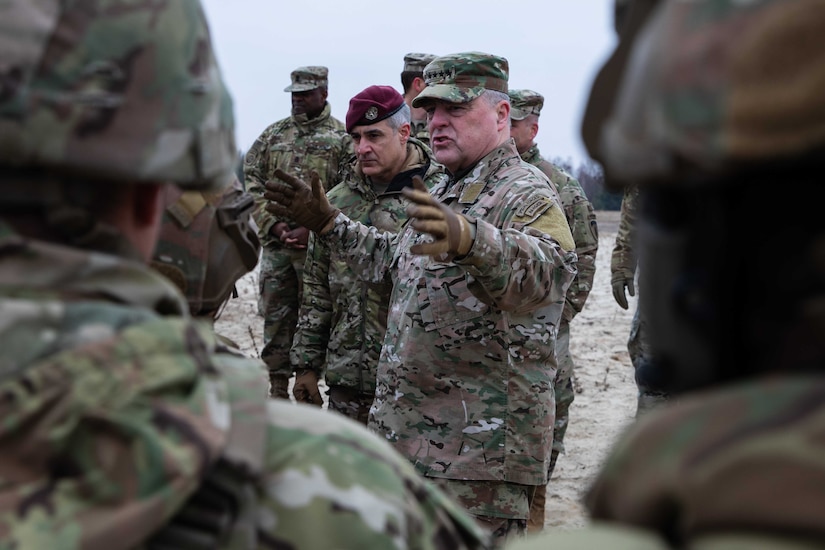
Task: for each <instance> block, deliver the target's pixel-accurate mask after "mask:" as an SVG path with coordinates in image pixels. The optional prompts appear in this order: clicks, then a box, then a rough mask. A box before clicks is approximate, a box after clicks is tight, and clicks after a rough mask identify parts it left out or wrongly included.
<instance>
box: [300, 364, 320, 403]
mask: <svg viewBox="0 0 825 550" xmlns="http://www.w3.org/2000/svg"><path fill="white" fill-rule="evenodd" d="M292 395H293V397H295V401H297V402H298V403H309V404H310V405H315V406H317V407H320V406H322V405H323V404H324V398H323V397H321V391H320V390H319V389H318V375H317V374H315V372H314V371H312V370H309V369H301V370H299V371H298V372H297V373H295V385H294V386H292Z"/></svg>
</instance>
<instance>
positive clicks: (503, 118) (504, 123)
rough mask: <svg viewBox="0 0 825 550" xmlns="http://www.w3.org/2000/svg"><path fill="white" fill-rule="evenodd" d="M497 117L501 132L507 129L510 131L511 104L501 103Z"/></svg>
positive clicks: (497, 110)
mask: <svg viewBox="0 0 825 550" xmlns="http://www.w3.org/2000/svg"><path fill="white" fill-rule="evenodd" d="M496 116H497V121H498V127H499V130H501V129H506V130H507V131H508V132H509V131H510V104H509V103H507V102H506V101H500V102H499V104H498V107H497V109H496Z"/></svg>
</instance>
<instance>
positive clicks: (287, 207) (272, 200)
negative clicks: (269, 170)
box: [264, 168, 340, 234]
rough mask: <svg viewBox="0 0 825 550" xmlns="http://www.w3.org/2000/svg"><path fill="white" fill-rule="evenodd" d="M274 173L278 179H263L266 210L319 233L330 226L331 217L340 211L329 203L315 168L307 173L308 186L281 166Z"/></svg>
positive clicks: (324, 231)
mask: <svg viewBox="0 0 825 550" xmlns="http://www.w3.org/2000/svg"><path fill="white" fill-rule="evenodd" d="M274 175H275V177H276V178H278V179H279V180H281V181H268V182H266V192H264V198H266V200H268V201H269V203H268V204H267V205H266V210H267V212H271V213H272V214H275V215H276V216H278V217H280V218H290V219H293V220H295V221H296V222H297V223H298V224H299V225H302V226H304V227H306V228H308V229H311V230H312V231H315V232H316V233H319V234H323V233H326V232H328V231H329V230H331V229H332V223H333V220H335V216H337V215H338V213H339V212H340V210H338V209H337V208H335V207H333V206H332V205H330V204H329V201H328V200H327V195H326V192H325V191H324V186H323V185H321V177H320V176H319V175H318V172H317V171H315V170H313V171H312V172H311V173H310V178H311V180H310V182H311V184H312V186H311V187H310V186H309V185H307V184H306V183H305V182H304V181H303V180H301V179H300V178H296V177H295V176H292V175H290V174H287V173H286V172H284V171H283V170H281V169H280V168H278V169H276V170H275V172H274Z"/></svg>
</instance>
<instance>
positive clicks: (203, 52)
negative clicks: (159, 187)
mask: <svg viewBox="0 0 825 550" xmlns="http://www.w3.org/2000/svg"><path fill="white" fill-rule="evenodd" d="M55 37H59V38H55ZM184 37H185V39H184ZM0 51H2V52H3V55H2V60H0V74H3V75H4V76H3V81H4V84H3V85H2V89H3V91H2V92H1V93H0V163H2V164H4V165H7V166H16V167H20V168H27V167H32V166H34V167H40V168H42V167H45V166H49V167H51V168H52V169H56V170H61V169H65V170H72V171H73V172H76V173H77V172H82V171H84V170H90V171H92V172H93V173H94V174H95V175H96V176H97V177H99V178H109V179H111V180H117V181H124V180H125V181H131V182H158V181H174V182H176V183H177V184H178V185H179V186H180V187H183V188H186V189H207V188H210V189H219V188H222V187H223V186H224V185H226V182H227V181H229V180H230V178H231V176H232V173H233V172H232V170H233V168H234V166H235V160H236V156H237V147H236V145H235V134H234V132H235V128H234V120H233V116H232V100H231V98H230V97H229V94H228V92H227V90H226V87H225V86H224V83H223V82H222V80H221V72H220V70H219V68H218V66H217V64H216V60H215V56H214V52H213V51H212V46H211V43H210V37H209V28H208V26H207V24H206V19H205V16H204V13H203V8H202V7H201V4H200V2H198V1H197V0H181V1H180V2H171V3H163V4H160V5H156V4H144V3H140V2H136V1H131V0H130V1H127V2H126V3H124V2H121V1H120V0H89V1H87V2H84V3H83V4H82V6H77V5H74V4H69V3H66V2H58V1H57V0H40V1H38V2H36V3H32V2H26V1H23V0H7V1H5V2H2V3H0Z"/></svg>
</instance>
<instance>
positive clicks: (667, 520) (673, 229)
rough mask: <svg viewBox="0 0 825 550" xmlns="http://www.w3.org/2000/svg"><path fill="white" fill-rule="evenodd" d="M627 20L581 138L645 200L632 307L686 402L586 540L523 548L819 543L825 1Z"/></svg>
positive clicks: (635, 448)
mask: <svg viewBox="0 0 825 550" xmlns="http://www.w3.org/2000/svg"><path fill="white" fill-rule="evenodd" d="M651 6H653V7H652V11H651ZM628 18H629V19H630V20H631V21H632V22H633V23H634V26H632V27H629V30H628V32H627V33H623V36H622V39H621V41H620V43H619V45H618V46H617V48H616V50H615V52H614V53H613V55H612V56H611V57H610V58H609V59H608V61H607V62H606V64H605V66H604V67H603V68H602V70H601V72H600V73H599V75H598V76H597V78H596V80H595V81H594V87H593V90H592V92H591V95H590V101H589V103H588V107H587V113H589V114H588V116H586V117H585V120H587V121H588V124H590V125H591V126H589V131H588V132H587V133H586V134H585V135H586V136H588V137H587V139H585V143H586V145H587V147H588V150H589V152H590V154H591V155H592V156H593V157H594V158H595V159H596V160H598V161H599V162H601V164H602V165H603V166H604V169H605V177H606V183H607V184H608V186H609V187H610V188H611V189H617V188H622V187H627V186H634V185H635V186H638V188H639V190H640V191H639V192H640V201H641V208H640V218H639V224H638V226H639V227H638V231H639V233H638V246H639V249H640V254H639V258H640V262H641V265H640V270H641V274H642V277H641V279H640V285H641V289H640V293H639V300H640V303H641V308H642V311H643V313H644V314H645V315H646V318H647V320H648V321H649V323H648V325H647V328H648V329H649V331H648V336H649V343H650V346H651V349H652V355H653V358H654V360H655V361H656V362H661V364H662V365H665V366H666V367H667V368H666V370H665V372H667V374H668V377H667V379H668V380H667V382H668V386H667V387H668V388H669V389H670V390H671V395H672V396H673V400H672V401H671V402H668V403H667V404H666V405H665V406H662V407H658V408H657V409H655V410H653V411H650V412H648V413H646V414H645V415H643V416H642V418H640V419H639V420H638V421H637V422H635V423H634V424H633V426H631V427H630V428H629V431H628V432H627V433H625V434H624V436H623V437H622V438H621V439H620V440H619V442H618V444H617V445H616V446H615V448H614V449H613V451H612V453H611V454H610V456H609V457H608V458H607V461H606V464H605V465H604V468H603V469H602V471H601V473H600V475H599V476H598V477H597V478H596V480H595V482H594V484H593V485H592V486H591V488H590V489H589V491H588V494H587V497H586V505H587V508H588V510H589V512H590V516H591V519H592V522H591V525H590V526H589V527H588V528H586V529H584V530H579V531H576V532H569V533H566V534H563V535H562V534H558V535H551V534H546V535H543V536H541V537H539V538H536V539H535V540H531V541H529V543H528V542H527V541H524V542H525V544H516V545H513V546H512V548H513V550H515V549H516V548H518V549H519V550H525V549H527V548H535V549H538V548H554V549H569V548H611V549H613V550H624V549H628V550H631V549H632V550H640V549H643V550H648V549H650V550H656V549H677V548H678V549H687V548H690V549H714V550H736V549H746V548H747V549H751V548H754V549H760V550H774V549H775V550H791V549H795V550H801V549H809V548H810V549H813V548H821V547H822V541H823V540H825V506H824V505H825V494H823V491H822V486H823V483H825V448H823V437H822V436H823V432H825V399H824V398H823V395H825V308H823V307H822V304H823V297H825V268H823V266H825V246H824V245H823V243H825V220H823V217H822V204H823V202H825V186H823V182H822V170H823V163H825V155H823V153H824V152H825V131H823V128H825V95H823V94H822V93H821V92H822V83H823V82H825V42H823V41H822V36H823V33H825V2H822V1H821V0H781V1H780V0H756V1H753V2H738V1H734V0H724V1H719V0H694V1H692V2H682V1H676V0H663V1H660V2H644V1H634V2H632V3H631V5H630V8H629V12H628ZM594 101H596V102H598V103H599V108H598V109H597V111H595V112H594V111H593V109H594V108H595V107H594V103H593V102H594ZM597 115H598V116H597ZM599 128H601V131H599ZM779 189H782V190H788V191H789V192H790V194H788V195H784V197H785V198H786V203H788V204H792V209H790V210H787V211H786V212H783V215H782V216H779V215H778V214H777V210H778V204H776V203H777V202H778V199H779V197H780V195H778V194H777V191H778V190H779ZM789 213H790V214H789ZM749 231H752V235H751V234H748V232H749Z"/></svg>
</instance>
